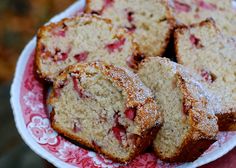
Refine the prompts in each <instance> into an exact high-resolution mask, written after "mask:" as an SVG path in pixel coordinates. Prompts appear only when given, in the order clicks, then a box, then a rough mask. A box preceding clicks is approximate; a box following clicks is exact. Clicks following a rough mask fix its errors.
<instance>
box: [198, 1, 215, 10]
mask: <svg viewBox="0 0 236 168" xmlns="http://www.w3.org/2000/svg"><path fill="white" fill-rule="evenodd" d="M197 5H198V6H199V7H201V8H203V9H207V10H216V9H217V6H216V5H215V4H213V3H207V2H205V1H203V0H198V1H197Z"/></svg>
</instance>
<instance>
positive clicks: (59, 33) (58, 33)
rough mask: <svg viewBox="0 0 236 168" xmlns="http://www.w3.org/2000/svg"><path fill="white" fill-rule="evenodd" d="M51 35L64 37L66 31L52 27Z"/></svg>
mask: <svg viewBox="0 0 236 168" xmlns="http://www.w3.org/2000/svg"><path fill="white" fill-rule="evenodd" d="M52 35H54V36H59V37H65V35H66V32H65V29H62V28H58V29H54V30H53V31H52Z"/></svg>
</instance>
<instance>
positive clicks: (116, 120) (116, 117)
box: [113, 112, 120, 125]
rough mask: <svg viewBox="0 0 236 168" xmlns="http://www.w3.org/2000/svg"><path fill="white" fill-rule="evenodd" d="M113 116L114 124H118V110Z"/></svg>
mask: <svg viewBox="0 0 236 168" xmlns="http://www.w3.org/2000/svg"><path fill="white" fill-rule="evenodd" d="M113 117H114V119H115V124H116V125H119V117H120V115H119V112H115V114H114V116H113Z"/></svg>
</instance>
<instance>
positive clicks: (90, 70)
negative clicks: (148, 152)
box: [49, 62, 163, 163]
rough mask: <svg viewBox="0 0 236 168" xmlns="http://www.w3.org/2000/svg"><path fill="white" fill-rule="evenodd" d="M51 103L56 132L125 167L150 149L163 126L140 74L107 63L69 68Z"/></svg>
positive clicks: (62, 75)
mask: <svg viewBox="0 0 236 168" xmlns="http://www.w3.org/2000/svg"><path fill="white" fill-rule="evenodd" d="M49 103H50V104H51V105H52V107H53V112H52V113H51V123H52V127H53V128H54V129H55V130H56V131H58V132H59V133H61V134H64V135H65V136H67V137H69V138H71V139H72V140H76V141H78V142H79V143H81V144H83V145H85V146H87V147H90V148H92V149H94V150H95V151H97V152H99V153H102V154H104V155H106V156H107V157H108V158H110V159H112V160H114V161H118V162H122V163H126V162H128V161H129V160H131V159H132V158H134V157H135V156H137V154H139V153H140V152H142V151H143V150H144V149H145V148H146V147H147V146H149V145H150V144H151V143H152V141H153V139H154V138H155V135H156V132H157V131H158V129H159V128H160V126H161V125H162V122H163V116H162V113H161V112H160V110H159V107H158V106H157V105H156V103H155V100H154V97H153V94H152V93H151V91H150V90H149V89H148V88H147V87H145V86H144V85H143V84H142V82H141V81H140V79H139V78H138V77H137V75H134V74H133V73H132V72H130V71H128V70H125V69H122V68H118V67H115V66H113V65H110V64H109V65H108V64H106V63H102V62H93V63H79V64H76V65H73V66H70V67H68V69H66V70H65V71H64V72H63V73H62V74H61V75H60V76H59V77H58V78H57V80H56V81H55V82H54V85H53V91H52V93H51V96H50V99H49Z"/></svg>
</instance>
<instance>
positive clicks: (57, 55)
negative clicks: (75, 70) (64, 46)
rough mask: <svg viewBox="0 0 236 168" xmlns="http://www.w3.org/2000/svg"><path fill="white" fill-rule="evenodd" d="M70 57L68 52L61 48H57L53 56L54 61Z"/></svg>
mask: <svg viewBox="0 0 236 168" xmlns="http://www.w3.org/2000/svg"><path fill="white" fill-rule="evenodd" d="M67 58H68V54H67V53H64V52H61V49H58V48H56V50H55V55H54V56H53V61H54V62H58V61H65V60H66V59H67Z"/></svg>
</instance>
